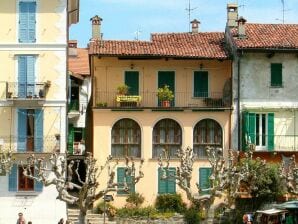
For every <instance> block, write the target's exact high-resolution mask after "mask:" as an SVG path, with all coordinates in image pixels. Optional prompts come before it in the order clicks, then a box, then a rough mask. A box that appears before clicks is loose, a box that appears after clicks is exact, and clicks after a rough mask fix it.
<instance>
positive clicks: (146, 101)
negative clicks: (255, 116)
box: [95, 91, 231, 108]
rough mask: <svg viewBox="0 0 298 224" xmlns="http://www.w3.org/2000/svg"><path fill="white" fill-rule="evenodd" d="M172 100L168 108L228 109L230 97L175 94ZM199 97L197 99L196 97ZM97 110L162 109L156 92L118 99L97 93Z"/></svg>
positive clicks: (107, 93)
mask: <svg viewBox="0 0 298 224" xmlns="http://www.w3.org/2000/svg"><path fill="white" fill-rule="evenodd" d="M174 96H175V97H174V100H172V101H170V103H169V106H170V107H174V108H229V107H231V97H230V96H223V94H222V92H209V93H200V94H198V93H196V94H194V93H193V92H175V93H174ZM198 96H199V97H198ZM121 99H123V100H121ZM95 107H97V108H117V107H132V108H159V107H164V105H163V103H162V102H161V101H160V100H159V99H158V97H157V92H149V91H145V92H140V93H139V95H138V96H126V97H123V96H122V97H119V95H117V93H116V92H105V91H97V92H96V95H95Z"/></svg>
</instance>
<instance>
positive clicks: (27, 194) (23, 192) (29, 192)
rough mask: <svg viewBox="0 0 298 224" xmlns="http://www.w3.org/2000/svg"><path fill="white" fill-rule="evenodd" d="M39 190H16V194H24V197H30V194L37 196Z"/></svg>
mask: <svg viewBox="0 0 298 224" xmlns="http://www.w3.org/2000/svg"><path fill="white" fill-rule="evenodd" d="M39 194H40V192H36V191H17V192H16V196H24V197H28V196H29V197H30V196H38V195H39Z"/></svg>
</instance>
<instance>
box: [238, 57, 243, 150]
mask: <svg viewBox="0 0 298 224" xmlns="http://www.w3.org/2000/svg"><path fill="white" fill-rule="evenodd" d="M242 53H243V52H241V53H240V54H238V60H237V67H238V68H237V99H238V100H237V122H238V130H237V131H238V151H240V149H241V128H240V127H241V112H240V99H241V95H240V71H241V56H242Z"/></svg>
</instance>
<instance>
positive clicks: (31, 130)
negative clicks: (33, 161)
mask: <svg viewBox="0 0 298 224" xmlns="http://www.w3.org/2000/svg"><path fill="white" fill-rule="evenodd" d="M17 113H18V115H17V116H18V152H26V151H29V152H30V151H35V152H42V150H43V111H42V110H41V109H35V110H33V109H18V110H17Z"/></svg>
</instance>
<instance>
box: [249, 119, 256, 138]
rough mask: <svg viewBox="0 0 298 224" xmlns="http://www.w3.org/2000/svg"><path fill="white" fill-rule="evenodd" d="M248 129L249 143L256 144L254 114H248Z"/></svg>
mask: <svg viewBox="0 0 298 224" xmlns="http://www.w3.org/2000/svg"><path fill="white" fill-rule="evenodd" d="M248 122H249V127H248V136H249V138H250V143H252V144H256V114H255V113H249V121H248Z"/></svg>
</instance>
